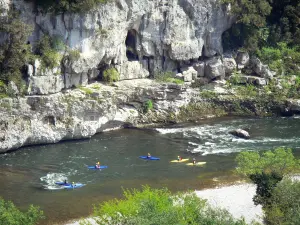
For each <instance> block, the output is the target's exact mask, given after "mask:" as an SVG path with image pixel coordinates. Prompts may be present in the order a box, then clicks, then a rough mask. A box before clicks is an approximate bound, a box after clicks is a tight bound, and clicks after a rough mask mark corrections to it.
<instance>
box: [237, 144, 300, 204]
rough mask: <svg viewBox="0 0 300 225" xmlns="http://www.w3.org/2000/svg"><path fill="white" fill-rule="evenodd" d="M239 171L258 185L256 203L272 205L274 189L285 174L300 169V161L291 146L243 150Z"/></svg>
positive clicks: (239, 160) (238, 157)
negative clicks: (269, 149)
mask: <svg viewBox="0 0 300 225" xmlns="http://www.w3.org/2000/svg"><path fill="white" fill-rule="evenodd" d="M236 161H237V164H238V167H237V172H238V173H240V174H243V175H246V176H247V177H248V178H249V179H250V180H251V181H252V182H253V183H255V184H256V185H257V188H256V195H255V196H254V198H253V201H254V203H255V204H262V206H263V207H267V206H268V205H270V198H271V197H272V191H273V190H274V188H275V187H276V185H277V184H278V183H279V182H280V181H281V180H282V179H283V177H284V175H288V174H291V173H292V172H295V171H297V170H299V169H300V161H299V160H298V159H296V158H295V157H294V155H293V153H292V150H291V149H289V148H283V147H280V148H277V149H275V150H274V151H266V152H263V153H259V152H241V153H240V154H239V155H238V156H237V158H236Z"/></svg>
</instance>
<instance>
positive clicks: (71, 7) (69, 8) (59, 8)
mask: <svg viewBox="0 0 300 225" xmlns="http://www.w3.org/2000/svg"><path fill="white" fill-rule="evenodd" d="M27 1H33V2H34V3H35V4H36V6H37V7H38V8H39V9H40V10H42V11H43V12H52V13H56V14H58V13H65V12H69V13H84V12H88V11H90V10H91V9H93V8H95V7H96V6H97V5H98V4H104V3H107V2H109V1H110V0H55V1H53V0H27Z"/></svg>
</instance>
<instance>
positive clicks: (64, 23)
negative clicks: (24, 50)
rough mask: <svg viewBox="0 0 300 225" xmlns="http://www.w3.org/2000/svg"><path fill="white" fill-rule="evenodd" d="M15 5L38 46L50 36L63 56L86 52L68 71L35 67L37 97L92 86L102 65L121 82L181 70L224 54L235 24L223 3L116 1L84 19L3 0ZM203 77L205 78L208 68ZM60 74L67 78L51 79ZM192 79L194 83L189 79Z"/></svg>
mask: <svg viewBox="0 0 300 225" xmlns="http://www.w3.org/2000/svg"><path fill="white" fill-rule="evenodd" d="M9 4H13V5H14V7H15V8H16V9H18V10H20V12H21V18H22V20H23V21H25V22H26V23H27V24H30V25H32V27H33V30H34V32H33V33H32V35H31V36H30V38H29V42H30V43H31V44H32V45H34V43H35V42H36V41H37V40H39V39H40V38H41V37H42V36H43V35H44V34H49V35H50V36H51V37H53V38H56V39H58V40H61V41H62V42H63V43H64V44H65V45H66V49H65V50H63V51H62V52H61V54H62V55H67V54H68V51H69V50H76V51H78V52H79V53H80V57H79V59H76V60H75V61H74V62H71V63H62V71H60V68H59V70H57V71H42V72H38V70H36V68H37V67H36V66H35V65H31V66H28V75H29V77H30V79H29V80H28V83H29V84H28V85H29V90H28V94H31V95H34V94H51V93H54V92H59V91H60V89H61V87H62V86H63V87H64V88H70V87H73V86H79V85H86V84H87V83H88V82H89V73H90V71H91V70H92V71H93V70H98V69H100V70H101V68H99V66H100V67H101V66H103V65H106V66H114V67H116V68H117V69H118V71H119V72H120V79H121V80H123V79H137V78H144V77H147V76H149V75H151V76H153V75H154V74H155V73H156V72H161V71H175V70H177V69H178V63H180V62H187V61H189V60H198V59H199V57H202V56H205V57H213V56H215V55H221V54H222V51H223V49H222V33H223V32H224V31H225V30H227V29H229V28H230V26H231V25H232V23H233V22H234V18H233V16H232V15H231V14H230V13H229V9H228V8H227V6H225V5H222V4H221V3H220V1H219V0H205V1H198V0H180V1H177V0H169V1H166V0H163V1H162V0H153V1H149V0H126V1H125V0H116V1H109V2H108V3H106V4H100V5H99V6H98V7H97V8H95V9H93V10H91V11H90V12H88V13H86V14H84V15H82V14H69V13H64V14H59V15H53V14H50V13H48V14H42V13H40V12H39V11H38V10H37V11H36V10H34V9H35V6H34V5H33V4H32V3H30V2H27V1H24V0H0V5H4V6H5V10H7V9H8V7H7V6H8V5H9ZM218 63H219V62H218ZM138 64H139V65H138ZM183 64H184V63H183ZM188 66H190V65H188ZM208 67H209V68H210V70H211V72H209V76H210V78H213V77H216V76H222V74H221V75H220V74H219V75H212V73H213V72H214V69H215V65H211V64H210V65H209V66H208ZM209 68H208V69H207V70H209ZM196 70H197V69H196ZM48 72H49V73H48ZM100 72H101V71H100ZM197 72H198V76H199V77H202V76H203V70H202V69H200V70H197ZM217 72H219V73H220V69H219V68H218V69H217ZM51 73H52V74H51ZM222 73H223V72H222ZM54 75H56V76H57V75H58V77H59V76H63V79H61V78H58V77H48V76H54ZM35 76H40V77H39V78H35ZM186 77H187V80H190V77H189V75H187V76H186ZM61 81H63V85H62V84H61V83H60V82H61ZM39 84H43V86H41V87H39V86H37V85H39ZM47 84H49V86H48V87H47V86H46V85H47ZM53 87H54V88H53Z"/></svg>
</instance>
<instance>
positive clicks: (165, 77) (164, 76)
mask: <svg viewBox="0 0 300 225" xmlns="http://www.w3.org/2000/svg"><path fill="white" fill-rule="evenodd" d="M154 79H155V80H156V81H158V82H169V83H175V84H184V81H183V80H180V79H177V78H174V77H173V76H172V73H171V72H158V73H155V75H154Z"/></svg>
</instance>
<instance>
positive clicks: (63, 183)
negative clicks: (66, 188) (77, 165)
mask: <svg viewBox="0 0 300 225" xmlns="http://www.w3.org/2000/svg"><path fill="white" fill-rule="evenodd" d="M55 184H57V185H71V184H70V183H65V182H55Z"/></svg>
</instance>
